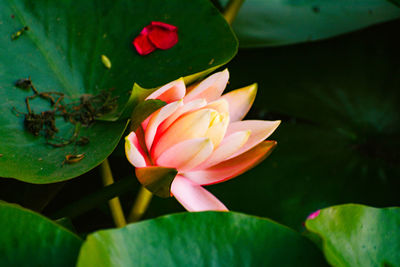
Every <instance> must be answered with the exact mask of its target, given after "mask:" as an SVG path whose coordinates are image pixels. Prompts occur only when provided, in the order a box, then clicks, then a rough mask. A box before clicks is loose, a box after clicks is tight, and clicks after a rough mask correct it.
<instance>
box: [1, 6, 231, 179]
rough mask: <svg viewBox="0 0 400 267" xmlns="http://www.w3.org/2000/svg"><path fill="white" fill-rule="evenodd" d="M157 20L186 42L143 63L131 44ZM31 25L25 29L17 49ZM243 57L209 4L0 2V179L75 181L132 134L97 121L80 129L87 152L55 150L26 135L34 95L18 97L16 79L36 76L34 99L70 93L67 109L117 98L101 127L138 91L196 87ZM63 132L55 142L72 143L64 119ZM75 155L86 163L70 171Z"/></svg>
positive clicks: (40, 105) (120, 125) (35, 105)
mask: <svg viewBox="0 0 400 267" xmlns="http://www.w3.org/2000/svg"><path fill="white" fill-rule="evenodd" d="M151 21H163V22H167V23H170V24H173V25H175V26H177V27H178V34H179V42H178V43H177V44H176V45H175V46H174V47H173V48H171V49H169V50H165V51H163V50H159V51H155V52H154V53H152V54H151V55H148V56H145V57H143V56H140V55H139V54H138V53H137V52H136V51H135V49H134V47H133V45H132V44H131V42H132V40H133V38H134V37H135V36H136V35H137V34H139V32H140V30H141V29H142V28H143V27H144V26H145V25H147V24H148V23H150V22H151ZM204 21H207V25H206V24H204V23H203V22H204ZM25 26H27V27H28V28H26V29H27V30H24V31H23V32H22V33H21V32H20V33H21V34H20V35H19V36H18V38H16V37H14V40H12V38H11V37H12V35H13V34H16V33H18V32H19V31H20V29H22V28H23V27H25ZM210 29H212V30H210ZM14 36H15V35H14ZM210 44H212V45H210ZM236 50H237V41H236V38H235V36H234V35H233V33H232V31H231V29H230V27H229V26H228V24H227V23H226V22H225V20H224V19H223V17H222V16H221V15H220V13H219V12H218V11H217V10H216V9H215V8H214V7H213V6H212V4H211V3H210V2H209V1H207V0H194V1H190V2H187V1H183V0H172V1H168V2H167V3H165V2H164V1H161V0H149V1H129V0H122V1H112V0H106V1H100V0H95V1H89V2H87V1H83V2H76V1H72V0H64V1H45V0H38V1H29V0H7V1H0V99H1V100H2V103H1V104H0V112H1V114H2V116H1V118H0V123H1V125H2V127H1V129H0V136H1V137H2V138H1V141H0V150H1V151H0V153H1V154H2V155H3V156H2V157H1V158H0V176H1V177H13V178H17V179H19V180H22V181H27V182H31V183H51V182H56V181H62V180H66V179H70V178H73V177H76V176H78V175H80V174H82V173H84V172H86V171H88V170H90V169H92V168H93V167H95V166H96V165H98V164H100V163H101V162H102V161H103V160H104V159H105V158H106V157H107V156H108V155H109V154H110V153H111V152H112V150H113V149H114V147H115V146H116V145H117V143H118V140H119V139H120V137H121V135H122V133H123V131H124V129H125V125H126V122H123V121H122V122H116V123H108V122H96V123H94V124H93V125H91V126H90V127H88V128H85V127H82V130H81V133H80V134H81V136H85V137H87V138H89V140H90V143H89V145H87V146H85V147H75V146H74V145H69V146H66V147H63V148H53V147H50V146H48V145H46V144H45V140H44V138H41V137H35V136H33V135H32V134H30V133H27V132H26V131H24V126H23V121H24V118H23V117H24V116H23V114H21V113H26V112H27V108H26V106H25V102H24V101H25V98H26V97H27V96H29V95H32V93H31V92H29V90H23V89H19V88H16V87H15V86H14V83H15V81H17V80H18V79H21V78H28V77H31V79H32V81H33V83H34V85H35V87H36V88H37V90H39V91H40V92H44V91H56V92H61V93H64V94H65V95H66V101H67V102H72V101H76V100H79V97H80V96H82V95H83V94H93V95H96V94H98V93H100V92H101V91H102V90H106V91H111V92H112V93H113V95H114V96H118V99H117V102H118V108H117V110H116V112H115V114H114V113H113V114H112V115H110V114H108V116H107V118H103V119H108V120H115V119H116V118H117V116H119V115H120V113H121V112H122V110H123V109H124V108H126V103H127V102H128V99H129V96H130V93H129V91H130V90H131V89H132V87H133V85H134V84H135V83H137V84H140V85H141V86H142V87H144V88H156V87H158V86H161V85H163V84H165V83H167V82H170V81H172V80H175V79H177V78H179V77H186V78H187V80H193V79H195V78H197V77H199V75H204V73H206V72H208V71H210V69H213V68H215V67H217V66H219V65H221V64H225V63H226V62H228V61H229V60H230V59H231V58H232V57H233V55H234V54H235V53H236ZM194 51H196V53H195V54H194ZM102 55H104V56H105V57H107V58H108V59H109V63H110V64H111V67H110V68H107V67H106V66H105V65H104V63H103V62H102ZM103 58H104V57H103ZM133 91H135V90H133ZM149 92H151V90H143V91H141V92H140V94H138V92H137V91H135V92H134V93H132V94H133V95H134V97H135V99H136V102H135V101H132V102H131V103H134V104H137V99H139V98H143V94H147V93H149ZM13 108H15V109H16V110H17V112H16V111H13ZM32 109H33V110H34V112H36V113H40V112H42V111H44V110H48V109H51V107H50V105H49V103H48V102H47V101H44V100H43V99H42V100H38V99H35V100H34V101H32ZM131 110H132V109H131ZM18 112H20V113H18ZM18 114H19V117H18V116H17V115H18ZM57 125H58V126H57V127H58V128H59V129H60V132H59V134H58V136H60V137H63V138H66V139H68V138H69V137H70V136H71V135H72V133H73V131H74V127H73V125H70V124H68V123H63V119H62V118H60V119H59V120H58V121H57ZM77 154H84V158H83V159H82V160H80V161H79V162H77V163H75V164H70V165H69V164H63V162H64V159H65V156H66V155H77Z"/></svg>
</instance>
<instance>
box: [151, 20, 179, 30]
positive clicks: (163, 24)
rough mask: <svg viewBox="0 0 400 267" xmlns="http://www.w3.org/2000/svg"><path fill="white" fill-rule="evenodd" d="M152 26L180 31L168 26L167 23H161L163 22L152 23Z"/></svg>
mask: <svg viewBox="0 0 400 267" xmlns="http://www.w3.org/2000/svg"><path fill="white" fill-rule="evenodd" d="M151 25H152V26H158V27H161V28H164V29H166V30H169V31H177V30H178V27H176V26H174V25H171V24H168V23H165V22H161V21H152V22H151Z"/></svg>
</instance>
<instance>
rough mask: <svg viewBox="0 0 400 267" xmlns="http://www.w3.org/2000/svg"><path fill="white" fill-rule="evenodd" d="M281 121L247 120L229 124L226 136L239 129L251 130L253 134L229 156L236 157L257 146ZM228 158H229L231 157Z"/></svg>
mask: <svg viewBox="0 0 400 267" xmlns="http://www.w3.org/2000/svg"><path fill="white" fill-rule="evenodd" d="M280 123H281V121H261V120H246V121H235V122H233V123H231V124H229V126H228V129H227V131H226V134H225V136H227V137H228V136H229V135H231V134H232V133H235V132H239V131H246V130H250V131H251V135H250V137H249V140H247V142H246V144H244V145H243V146H242V147H241V148H240V149H239V150H238V151H236V152H235V153H234V154H233V155H231V156H230V157H229V158H233V157H236V156H238V155H240V154H242V153H244V152H246V151H248V150H249V149H251V148H253V147H255V146H256V145H258V144H259V143H261V142H262V141H264V140H265V139H266V138H267V137H268V136H270V135H271V134H272V133H273V132H274V131H275V129H276V128H277V127H278V126H279V124H280ZM229 158H228V159H229Z"/></svg>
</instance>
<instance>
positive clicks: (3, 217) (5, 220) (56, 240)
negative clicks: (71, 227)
mask: <svg viewBox="0 0 400 267" xmlns="http://www.w3.org/2000/svg"><path fill="white" fill-rule="evenodd" d="M0 228H1V229H2V230H1V233H0V265H1V266H74V265H75V262H76V260H77V258H78V253H79V249H80V247H81V244H82V240H81V239H80V238H79V237H78V236H77V235H75V234H73V233H72V232H70V231H68V230H67V229H65V228H63V227H61V226H60V225H58V224H56V223H54V222H52V221H50V220H49V219H47V218H45V217H43V216H41V215H39V214H37V213H34V212H32V211H30V210H27V209H24V208H21V207H20V206H17V205H14V204H8V203H5V202H0Z"/></svg>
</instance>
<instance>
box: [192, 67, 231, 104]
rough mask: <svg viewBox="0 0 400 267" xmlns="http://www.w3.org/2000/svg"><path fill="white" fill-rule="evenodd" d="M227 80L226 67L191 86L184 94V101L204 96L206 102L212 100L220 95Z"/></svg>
mask: <svg viewBox="0 0 400 267" xmlns="http://www.w3.org/2000/svg"><path fill="white" fill-rule="evenodd" d="M228 80H229V72H228V70H227V69H225V70H224V71H221V72H217V73H215V74H213V75H211V76H210V77H208V78H207V79H205V80H203V81H202V82H200V83H199V84H198V85H196V86H194V87H192V88H191V90H190V91H189V92H188V93H187V94H186V96H185V101H191V100H193V99H196V98H204V99H205V100H207V102H211V101H214V100H216V99H218V98H219V97H220V96H221V95H222V92H223V91H224V90H225V87H226V84H227V83H228Z"/></svg>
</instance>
